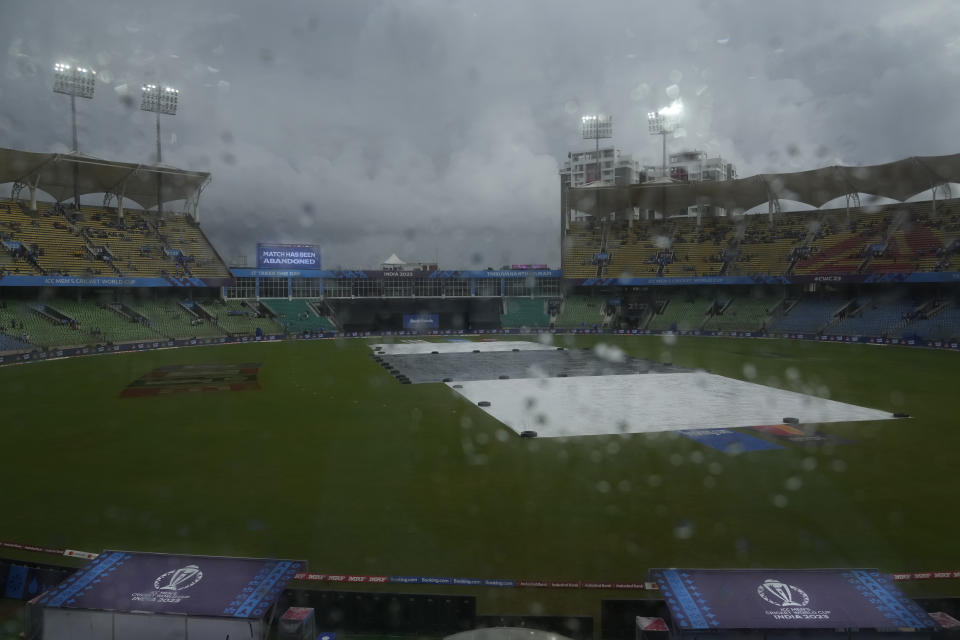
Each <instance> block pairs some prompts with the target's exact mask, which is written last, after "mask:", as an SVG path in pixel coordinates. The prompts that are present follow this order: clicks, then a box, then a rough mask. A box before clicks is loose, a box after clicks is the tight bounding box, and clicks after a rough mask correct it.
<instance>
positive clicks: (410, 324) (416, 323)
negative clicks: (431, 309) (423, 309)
mask: <svg viewBox="0 0 960 640" xmlns="http://www.w3.org/2000/svg"><path fill="white" fill-rule="evenodd" d="M403 328H404V329H413V330H414V331H424V330H426V329H439V328H440V314H439V313H405V314H403Z"/></svg>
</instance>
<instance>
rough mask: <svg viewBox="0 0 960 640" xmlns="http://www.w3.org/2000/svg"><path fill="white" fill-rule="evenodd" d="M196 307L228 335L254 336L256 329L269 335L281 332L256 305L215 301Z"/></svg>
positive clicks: (236, 301)
mask: <svg viewBox="0 0 960 640" xmlns="http://www.w3.org/2000/svg"><path fill="white" fill-rule="evenodd" d="M198 306H199V307H200V309H202V310H203V311H205V312H206V313H207V315H209V316H212V317H213V319H214V322H215V323H216V324H217V325H219V326H220V328H221V329H223V330H224V331H226V332H227V333H228V334H230V335H254V334H255V333H256V332H257V329H260V330H261V331H262V332H263V333H270V334H274V333H282V332H283V329H282V328H281V327H280V326H279V325H278V324H277V323H276V322H274V321H273V320H272V319H271V318H269V317H268V316H267V315H265V314H263V313H262V312H261V311H260V310H259V309H258V308H257V307H258V306H259V305H257V303H248V302H247V301H245V300H216V301H214V302H208V303H204V304H199V303H198Z"/></svg>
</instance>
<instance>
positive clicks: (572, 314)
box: [554, 295, 605, 329]
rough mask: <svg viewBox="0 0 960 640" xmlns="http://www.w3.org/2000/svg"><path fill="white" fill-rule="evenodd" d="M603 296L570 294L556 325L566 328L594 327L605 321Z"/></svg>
mask: <svg viewBox="0 0 960 640" xmlns="http://www.w3.org/2000/svg"><path fill="white" fill-rule="evenodd" d="M604 304H605V303H604V299H603V298H592V297H588V296H577V295H569V296H567V298H566V300H564V302H563V306H562V307H561V309H560V314H559V315H558V316H557V319H556V322H555V323H554V326H556V327H562V328H566V329H574V328H581V327H593V326H594V325H600V324H602V323H603V320H604V317H603V306H604Z"/></svg>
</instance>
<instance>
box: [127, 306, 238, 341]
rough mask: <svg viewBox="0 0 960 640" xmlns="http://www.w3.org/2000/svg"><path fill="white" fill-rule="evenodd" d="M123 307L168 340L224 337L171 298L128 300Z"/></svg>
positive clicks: (218, 330) (215, 328)
mask: <svg viewBox="0 0 960 640" xmlns="http://www.w3.org/2000/svg"><path fill="white" fill-rule="evenodd" d="M125 306H126V307H128V308H129V309H130V310H131V311H133V312H135V313H138V314H140V315H141V316H142V317H143V318H144V321H145V322H146V323H148V325H149V326H151V327H153V328H155V329H156V330H157V331H159V332H160V333H161V334H162V335H164V336H166V337H168V338H218V337H220V336H224V335H226V332H225V331H224V330H223V329H221V328H220V327H218V326H217V325H216V323H214V322H211V321H210V320H208V319H206V318H204V317H203V316H201V315H198V314H197V313H195V312H194V311H193V310H192V308H191V307H192V305H191V304H190V303H189V302H186V301H180V300H176V299H173V298H156V299H143V300H129V301H127V302H126V303H125Z"/></svg>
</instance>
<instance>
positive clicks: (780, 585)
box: [757, 578, 810, 607]
mask: <svg viewBox="0 0 960 640" xmlns="http://www.w3.org/2000/svg"><path fill="white" fill-rule="evenodd" d="M757 595H759V596H760V597H761V598H763V599H764V600H766V601H767V602H769V603H770V604H774V605H777V606H778V607H805V606H807V605H808V604H810V596H808V595H807V592H806V591H804V590H803V589H801V588H800V587H795V586H793V585H790V584H787V583H786V582H781V581H780V580H775V579H772V578H768V579H766V580H764V581H763V584H761V585H760V586H758V587H757Z"/></svg>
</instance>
